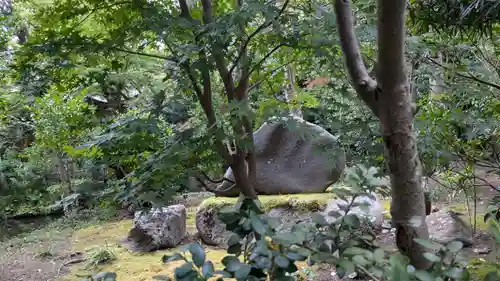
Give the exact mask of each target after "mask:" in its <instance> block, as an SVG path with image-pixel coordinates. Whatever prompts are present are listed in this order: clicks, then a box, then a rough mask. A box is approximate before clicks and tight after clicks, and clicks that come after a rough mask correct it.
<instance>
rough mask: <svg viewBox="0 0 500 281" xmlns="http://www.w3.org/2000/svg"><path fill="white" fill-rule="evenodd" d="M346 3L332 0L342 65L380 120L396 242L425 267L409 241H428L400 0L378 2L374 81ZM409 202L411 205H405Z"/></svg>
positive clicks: (402, 1)
mask: <svg viewBox="0 0 500 281" xmlns="http://www.w3.org/2000/svg"><path fill="white" fill-rule="evenodd" d="M350 2H351V1H348V0H336V1H335V12H336V14H337V28H338V33H339V37H340V42H341V47H342V51H343V53H344V57H345V60H346V66H347V69H348V72H349V75H350V77H351V79H352V80H353V84H354V87H355V89H356V92H357V93H358V96H359V97H360V98H361V99H362V100H363V101H364V102H365V103H366V104H367V106H368V107H369V108H370V109H371V111H372V112H373V114H375V115H376V116H377V117H378V118H379V121H380V127H381V131H382V135H383V139H384V144H385V160H386V164H387V166H388V169H389V173H390V179H391V188H392V205H391V215H392V219H393V225H394V226H395V228H396V244H397V246H398V248H399V250H400V251H401V253H403V254H404V255H406V256H407V257H409V258H410V262H411V263H412V264H413V265H414V266H415V267H417V268H427V267H429V266H430V262H429V261H428V260H427V259H425V258H424V256H423V253H425V252H426V248H425V247H423V246H421V245H420V244H417V243H416V242H415V241H414V240H413V239H414V238H423V239H428V238H429V232H428V229H427V225H426V222H425V218H426V215H425V204H424V193H423V190H422V174H421V165H420V160H419V157H418V152H417V143H416V136H415V131H414V127H413V110H412V95H411V93H410V91H409V84H408V80H407V75H406V71H405V57H404V37H405V34H404V31H405V22H404V21H405V9H406V1H405V0H393V1H389V0H379V1H378V52H379V53H378V62H377V66H378V69H377V80H376V81H375V80H374V79H372V78H371V77H370V75H369V74H368V71H367V69H366V66H365V65H364V63H363V60H362V57H361V52H360V49H359V44H358V41H357V38H356V36H355V32H354V26H353V24H354V20H353V15H352V9H351V7H350ZM409 202H411V204H408V203H409Z"/></svg>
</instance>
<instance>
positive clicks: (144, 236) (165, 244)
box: [123, 205, 186, 252]
mask: <svg viewBox="0 0 500 281" xmlns="http://www.w3.org/2000/svg"><path fill="white" fill-rule="evenodd" d="M185 236H186V207H185V206H184V205H172V206H168V207H163V208H155V209H151V210H150V211H149V212H148V213H143V212H136V213H135V218H134V227H133V228H132V229H131V230H130V232H129V234H128V237H127V239H126V241H123V242H124V244H125V246H128V248H129V249H130V250H132V251H140V252H150V251H155V250H159V249H165V248H174V247H176V246H177V245H178V244H179V243H180V242H181V241H182V239H183V238H184V237H185Z"/></svg>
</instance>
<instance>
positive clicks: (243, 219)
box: [92, 165, 500, 281]
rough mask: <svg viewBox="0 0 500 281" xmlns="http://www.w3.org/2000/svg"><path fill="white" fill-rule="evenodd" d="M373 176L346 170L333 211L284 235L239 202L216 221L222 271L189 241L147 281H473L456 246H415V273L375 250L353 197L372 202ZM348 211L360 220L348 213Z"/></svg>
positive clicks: (494, 221)
mask: <svg viewBox="0 0 500 281" xmlns="http://www.w3.org/2000/svg"><path fill="white" fill-rule="evenodd" d="M376 175H377V169H376V168H374V167H371V168H365V167H364V166H363V165H358V166H354V167H352V168H350V169H348V171H347V175H346V178H345V181H346V185H347V186H351V187H352V188H350V189H334V190H333V192H334V193H335V195H336V197H337V198H338V200H339V201H338V202H339V203H338V207H339V211H331V212H329V213H328V214H323V213H320V212H317V213H314V214H313V215H312V223H310V224H301V225H295V226H293V227H292V229H291V231H289V232H278V231H276V226H277V225H279V219H277V218H271V217H269V216H268V215H267V214H266V213H264V212H263V210H262V207H261V203H260V202H259V201H258V200H252V199H249V198H244V197H241V198H240V200H239V201H238V202H237V203H236V204H235V205H234V206H230V207H226V208H223V209H221V210H220V212H219V214H218V216H219V218H220V219H221V221H223V222H224V223H225V224H226V229H227V230H228V231H231V232H232V235H231V236H230V237H229V240H228V246H229V247H228V249H227V255H226V256H225V257H224V258H223V259H222V260H221V263H222V265H223V269H222V270H216V269H215V266H214V261H210V260H207V255H206V253H205V250H204V248H203V247H202V246H201V245H200V244H199V243H197V242H196V243H192V244H188V245H185V246H183V247H182V251H181V252H178V253H175V254H173V255H165V256H164V257H163V258H162V262H163V263H169V262H173V261H184V263H183V264H182V265H180V266H179V267H177V268H176V269H175V271H174V273H173V277H172V276H156V277H154V279H155V280H177V281H194V280H209V279H211V278H214V277H215V278H217V280H223V279H225V278H234V279H236V280H290V281H291V280H302V279H300V278H301V277H302V276H303V274H300V269H299V266H300V265H301V264H304V263H307V265H308V266H309V267H311V266H312V265H315V264H330V265H332V266H334V267H335V271H336V274H337V276H338V277H340V278H342V277H344V276H347V275H349V276H355V275H357V276H360V277H364V278H368V279H370V280H374V281H382V280H393V281H401V280H407V281H410V280H411V281H413V280H415V281H417V280H418V281H431V280H432V281H434V280H443V281H459V280H460V281H466V280H473V279H472V276H471V274H470V272H469V270H468V268H467V260H466V259H464V257H463V256H462V255H461V250H462V248H463V244H462V242H460V241H451V242H449V243H447V244H441V243H437V242H434V241H430V240H423V239H416V242H417V243H419V244H421V245H422V246H424V247H426V248H427V249H428V252H426V253H425V254H424V255H425V257H426V258H427V259H428V260H429V261H430V262H431V267H429V268H428V269H416V268H415V267H413V266H412V265H411V264H410V263H409V261H408V258H406V257H404V256H403V255H401V254H399V253H391V252H388V251H386V250H384V249H383V248H381V247H380V245H379V243H378V242H377V241H376V232H375V231H374V230H373V225H372V221H371V217H370V216H369V215H368V213H369V209H370V203H365V202H362V201H360V200H357V199H359V198H360V197H369V198H372V199H375V198H374V193H375V192H379V184H380V178H378V177H377V176H376ZM355 208H358V209H360V210H362V211H363V212H364V213H359V212H355V211H354V209H355ZM499 217H500V216H499V211H498V209H493V208H491V209H490V212H489V215H487V216H485V220H487V221H488V222H489V224H490V226H491V230H492V231H491V232H492V234H493V235H495V237H496V239H497V243H500V228H499V225H500V224H499ZM186 253H189V255H186ZM100 274H101V275H100V276H96V277H98V278H97V279H96V278H94V279H92V280H105V281H108V280H109V281H111V280H117V279H116V274H114V273H108V275H106V274H103V273H100ZM499 277H500V276H498V272H490V273H488V274H487V275H486V277H485V279H484V281H493V280H498V278H499ZM99 278H101V279H99ZM308 280H309V279H308Z"/></svg>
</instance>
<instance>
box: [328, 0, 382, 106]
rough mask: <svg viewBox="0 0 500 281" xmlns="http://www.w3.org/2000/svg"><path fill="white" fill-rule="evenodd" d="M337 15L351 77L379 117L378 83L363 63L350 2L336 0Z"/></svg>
mask: <svg viewBox="0 0 500 281" xmlns="http://www.w3.org/2000/svg"><path fill="white" fill-rule="evenodd" d="M335 13H336V16H337V28H338V33H339V39H340V46H341V48H342V53H343V54H344V60H345V64H346V68H347V71H348V73H349V77H350V79H351V80H352V83H353V85H354V88H355V90H356V92H357V94H358V96H359V97H360V98H361V100H363V101H364V102H365V103H366V104H367V105H368V107H369V108H370V109H371V111H372V112H373V113H374V114H375V116H378V109H377V100H378V92H377V82H376V81H375V80H374V79H373V78H371V77H370V75H369V73H368V70H367V69H366V66H365V64H364V62H363V58H362V56H361V51H360V49H359V43H358V38H357V37H356V34H355V31H354V18H353V14H352V8H351V4H350V1H346V0H335Z"/></svg>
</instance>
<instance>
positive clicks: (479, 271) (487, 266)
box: [467, 258, 500, 281]
mask: <svg viewBox="0 0 500 281" xmlns="http://www.w3.org/2000/svg"><path fill="white" fill-rule="evenodd" d="M467 268H468V269H469V272H470V273H471V275H472V277H473V278H474V280H481V281H482V280H484V277H486V275H487V274H488V273H489V272H492V271H493V272H500V261H497V262H491V261H486V260H484V259H483V258H474V259H471V260H469V263H468V266H467Z"/></svg>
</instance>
